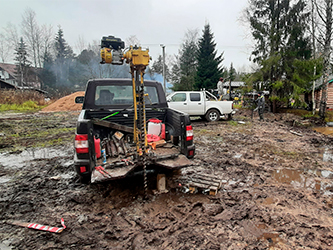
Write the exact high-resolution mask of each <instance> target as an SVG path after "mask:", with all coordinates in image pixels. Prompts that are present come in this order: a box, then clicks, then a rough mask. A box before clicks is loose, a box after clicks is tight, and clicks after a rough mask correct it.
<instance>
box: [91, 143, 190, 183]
mask: <svg viewBox="0 0 333 250" xmlns="http://www.w3.org/2000/svg"><path fill="white" fill-rule="evenodd" d="M153 152H154V154H153V155H152V156H147V162H148V163H149V164H150V165H155V166H157V167H164V168H168V169H180V168H183V167H187V166H189V165H190V164H191V161H190V160H189V159H187V157H186V156H185V155H183V154H180V153H179V149H177V148H167V147H160V148H156V150H153ZM96 164H97V169H96V168H95V169H94V170H93V171H92V174H91V183H96V182H103V181H108V180H115V179H120V178H125V177H126V176H128V175H129V174H130V173H131V172H133V171H134V169H136V168H137V167H139V166H138V164H137V163H134V164H128V165H123V166H118V167H112V168H110V166H109V165H102V162H101V160H98V161H97V162H96Z"/></svg>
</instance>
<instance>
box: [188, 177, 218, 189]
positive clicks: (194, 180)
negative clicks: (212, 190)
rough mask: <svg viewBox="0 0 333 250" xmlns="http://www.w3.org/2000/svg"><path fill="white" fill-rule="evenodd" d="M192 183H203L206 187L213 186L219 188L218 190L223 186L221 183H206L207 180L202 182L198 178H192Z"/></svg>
mask: <svg viewBox="0 0 333 250" xmlns="http://www.w3.org/2000/svg"><path fill="white" fill-rule="evenodd" d="M191 181H192V182H196V183H201V184H204V185H211V186H214V187H218V188H219V187H220V185H221V184H220V182H213V181H206V180H200V179H196V178H192V179H191Z"/></svg>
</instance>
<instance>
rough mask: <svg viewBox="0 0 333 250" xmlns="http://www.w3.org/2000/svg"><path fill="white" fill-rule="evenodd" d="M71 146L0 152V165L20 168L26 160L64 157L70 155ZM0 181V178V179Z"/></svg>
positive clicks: (24, 164) (25, 163)
mask: <svg viewBox="0 0 333 250" xmlns="http://www.w3.org/2000/svg"><path fill="white" fill-rule="evenodd" d="M72 150H73V149H72V148H71V147H69V148H64V147H61V148H31V149H27V150H24V151H22V152H20V153H18V154H16V153H0V165H2V166H4V167H5V168H11V169H13V168H16V169H17V168H22V167H24V166H26V165H27V163H28V162H31V161H35V160H43V159H51V158H54V157H64V156H67V155H70V152H72ZM0 183H1V179H0Z"/></svg>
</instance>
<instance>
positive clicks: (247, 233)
mask: <svg viewBox="0 0 333 250" xmlns="http://www.w3.org/2000/svg"><path fill="white" fill-rule="evenodd" d="M193 127H194V133H195V140H196V145H197V150H198V151H197V155H196V156H195V158H194V160H193V161H192V163H193V164H192V166H191V167H189V168H186V169H184V170H183V171H182V172H181V176H182V177H183V176H191V175H195V174H196V173H206V174H213V175H215V176H219V177H220V178H221V179H222V181H223V185H222V189H221V190H219V192H218V193H217V195H216V196H208V195H205V194H202V193H200V192H199V193H195V194H190V193H184V189H182V188H181V187H180V186H179V182H178V178H179V176H178V175H177V174H174V175H172V176H168V178H167V185H168V189H169V192H168V193H166V194H153V192H152V190H153V189H154V188H155V186H154V184H155V183H154V181H153V180H154V178H153V176H150V182H149V185H150V186H149V190H150V193H149V199H148V200H144V199H143V194H144V192H143V181H142V177H140V176H137V177H133V178H130V179H124V180H119V181H115V182H111V183H104V184H96V185H81V184H80V183H79V182H78V179H77V178H76V176H75V174H74V169H73V165H72V164H73V161H72V155H71V150H73V148H72V145H71V144H69V145H64V146H63V149H60V150H64V151H66V152H68V153H67V155H65V156H58V157H53V158H50V159H46V158H45V159H42V158H40V159H36V160H34V161H30V162H28V163H27V164H26V165H25V166H24V167H22V168H20V169H17V170H16V171H12V172H11V171H8V169H7V168H6V169H5V173H6V176H9V177H10V178H11V180H10V181H7V182H4V183H0V188H1V190H2V192H1V193H0V209H1V210H0V211H2V213H1V217H0V218H1V219H0V225H1V226H0V238H1V239H2V241H5V243H6V244H7V245H10V246H11V247H13V249H274V248H275V249H299V248H302V247H306V248H307V249H330V248H331V244H332V243H333V235H332V229H333V227H332V226H333V222H332V204H333V200H332V196H330V195H324V194H323V190H321V189H316V187H315V186H314V187H307V188H304V187H302V186H301V184H304V183H303V182H301V184H300V185H298V186H293V184H292V183H291V182H281V181H280V180H279V179H278V178H276V177H274V176H275V175H274V174H275V173H277V171H282V170H283V169H286V168H287V167H288V168H290V167H291V165H292V167H293V170H302V171H303V170H304V165H305V164H306V165H307V166H309V168H310V169H311V171H312V172H311V171H305V172H304V173H303V172H300V173H301V175H302V176H303V177H304V178H306V179H303V181H305V182H306V183H309V181H314V182H313V183H315V184H316V183H317V185H318V183H321V182H330V181H331V179H330V177H329V176H328V177H323V176H319V175H317V174H315V173H314V170H322V169H325V170H326V171H329V170H332V165H331V163H325V162H323V161H322V160H321V159H320V155H319V153H318V152H319V149H320V147H322V146H323V145H326V146H332V144H331V140H330V139H329V138H327V137H326V136H322V135H319V134H317V133H315V132H313V131H308V130H302V133H303V135H304V136H303V137H302V138H300V137H298V136H295V135H292V134H291V133H289V132H288V131H289V130H290V129H291V128H292V127H290V126H289V125H288V124H284V125H283V126H281V124H276V123H275V122H265V123H256V122H249V123H248V124H245V125H241V124H239V125H235V124H234V125H231V124H230V123H228V122H224V121H221V122H218V123H215V124H209V125H207V126H206V125H205V123H204V122H203V123H201V122H194V123H193ZM293 129H294V128H293ZM279 140H280V141H279ZM281 140H283V141H282V142H281ZM286 142H288V143H286ZM289 144H290V145H289ZM302 151H304V152H311V154H312V155H313V157H309V159H305V160H304V161H302V162H301V161H300V160H299V159H300V157H303V156H302V153H304V152H302ZM0 167H1V166H0ZM1 170H2V168H1ZM178 174H179V173H178ZM293 174H295V172H293ZM293 177H295V176H293ZM303 177H302V178H303ZM274 178H275V179H274ZM60 218H64V220H65V224H66V226H67V228H66V229H65V230H64V231H63V232H62V233H61V234H51V233H47V232H41V231H36V230H30V229H26V228H21V227H17V226H13V225H10V224H7V221H9V220H21V221H26V222H36V223H40V224H45V225H52V226H60ZM0 243H1V242H0Z"/></svg>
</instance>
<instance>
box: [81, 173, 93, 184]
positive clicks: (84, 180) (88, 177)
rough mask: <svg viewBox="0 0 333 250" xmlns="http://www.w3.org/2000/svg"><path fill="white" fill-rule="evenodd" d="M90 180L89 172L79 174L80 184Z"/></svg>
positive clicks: (87, 182)
mask: <svg viewBox="0 0 333 250" xmlns="http://www.w3.org/2000/svg"><path fill="white" fill-rule="evenodd" d="M90 181H91V174H86V175H80V182H81V183H82V184H89V183H90Z"/></svg>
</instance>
